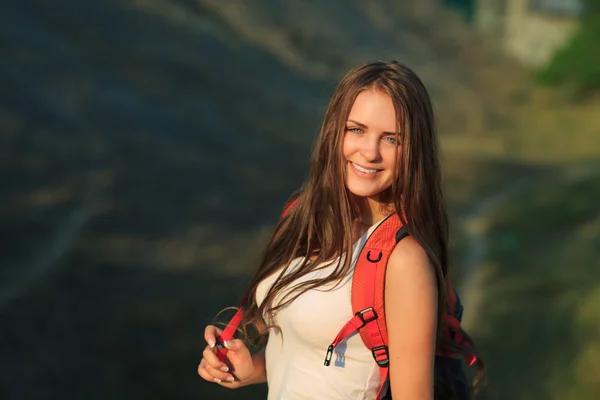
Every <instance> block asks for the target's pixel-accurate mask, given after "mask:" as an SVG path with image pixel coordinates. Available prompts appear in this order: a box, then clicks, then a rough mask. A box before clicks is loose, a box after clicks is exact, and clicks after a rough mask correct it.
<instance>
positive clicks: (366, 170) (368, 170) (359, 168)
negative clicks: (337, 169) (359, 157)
mask: <svg viewBox="0 0 600 400" xmlns="http://www.w3.org/2000/svg"><path fill="white" fill-rule="evenodd" d="M352 165H354V168H356V169H357V170H359V171H360V172H364V173H365V174H374V173H376V172H377V171H378V170H377V169H367V168H363V167H361V166H360V165H358V164H354V163H352Z"/></svg>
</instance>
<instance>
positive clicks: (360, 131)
mask: <svg viewBox="0 0 600 400" xmlns="http://www.w3.org/2000/svg"><path fill="white" fill-rule="evenodd" d="M346 130H347V131H349V132H354V133H363V132H364V131H363V130H362V129H361V128H357V127H352V128H346Z"/></svg>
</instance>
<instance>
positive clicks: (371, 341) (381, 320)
mask: <svg viewBox="0 0 600 400" xmlns="http://www.w3.org/2000/svg"><path fill="white" fill-rule="evenodd" d="M406 235H407V234H406V231H405V230H403V229H402V222H401V221H400V218H399V217H398V215H397V214H393V215H391V216H389V217H388V218H386V220H385V221H383V222H382V223H381V224H380V225H379V226H378V227H377V228H376V229H375V231H374V232H373V233H372V234H371V235H370V237H369V238H368V239H367V242H366V243H365V246H364V247H363V249H362V251H361V253H360V255H359V256H358V259H357V261H356V266H355V267H354V277H353V278H352V310H353V312H355V313H361V312H362V311H363V310H368V309H369V308H372V309H374V310H375V319H374V320H373V322H371V323H366V324H365V325H364V326H363V327H361V328H360V329H359V333H360V336H361V338H362V340H363V342H364V343H365V345H366V346H367V348H368V349H369V350H371V352H372V353H373V357H374V358H375V362H376V363H377V365H379V374H380V376H381V386H380V387H379V392H378V394H377V399H380V398H382V397H383V395H384V394H385V388H386V387H387V385H388V376H389V354H388V332H387V326H386V323H385V306H384V304H385V302H384V300H385V299H384V294H385V273H386V268H387V264H388V260H389V258H390V255H391V254H392V251H393V250H394V247H396V244H397V243H398V241H399V240H401V239H402V238H404V237H405V236H406Z"/></svg>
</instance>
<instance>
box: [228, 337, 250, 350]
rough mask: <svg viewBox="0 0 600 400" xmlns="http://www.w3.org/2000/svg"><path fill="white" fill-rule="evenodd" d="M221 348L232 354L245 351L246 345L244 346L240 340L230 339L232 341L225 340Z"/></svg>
mask: <svg viewBox="0 0 600 400" xmlns="http://www.w3.org/2000/svg"><path fill="white" fill-rule="evenodd" d="M223 346H225V348H226V349H227V350H230V351H233V352H238V351H240V350H245V349H247V347H246V345H245V344H244V342H243V341H242V340H240V339H232V340H226V341H224V342H223Z"/></svg>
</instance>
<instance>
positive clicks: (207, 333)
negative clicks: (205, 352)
mask: <svg viewBox="0 0 600 400" xmlns="http://www.w3.org/2000/svg"><path fill="white" fill-rule="evenodd" d="M222 333H223V330H221V329H219V328H217V327H216V326H214V325H208V326H207V327H206V329H204V340H206V343H208V345H209V346H210V347H211V348H212V347H215V344H216V343H217V336H220V335H221V334H222Z"/></svg>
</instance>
